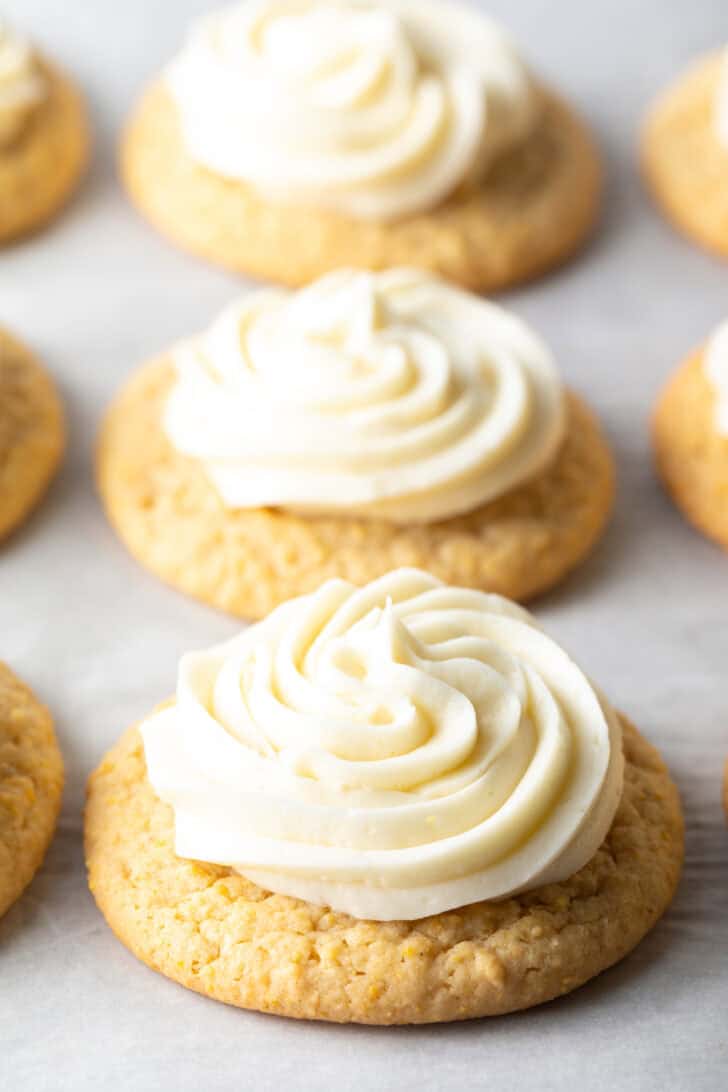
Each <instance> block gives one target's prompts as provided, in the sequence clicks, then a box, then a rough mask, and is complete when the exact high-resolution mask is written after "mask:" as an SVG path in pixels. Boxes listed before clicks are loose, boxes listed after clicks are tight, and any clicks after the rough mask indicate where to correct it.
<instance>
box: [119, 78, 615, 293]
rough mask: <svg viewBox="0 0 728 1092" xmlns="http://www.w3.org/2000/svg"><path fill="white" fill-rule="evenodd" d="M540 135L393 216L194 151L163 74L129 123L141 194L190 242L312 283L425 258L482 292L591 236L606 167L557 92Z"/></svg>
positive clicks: (542, 265)
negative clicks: (378, 216) (311, 201)
mask: <svg viewBox="0 0 728 1092" xmlns="http://www.w3.org/2000/svg"><path fill="white" fill-rule="evenodd" d="M541 94H542V98H543V116H542V118H541V122H540V124H539V126H538V127H537V129H536V131H535V133H534V134H533V135H532V137H531V138H530V139H529V140H528V141H527V142H526V143H525V144H524V145H523V146H522V147H520V148H518V149H516V150H515V151H513V152H512V153H510V154H508V155H507V156H505V157H504V158H503V159H502V160H501V161H500V162H498V163H497V164H496V165H495V167H494V168H493V170H492V171H491V172H490V173H489V174H488V176H487V179H486V181H485V182H484V184H482V185H481V186H479V187H478V188H477V189H475V188H473V189H471V190H469V191H467V192H460V193H457V194H456V195H454V196H453V197H452V198H450V199H449V200H448V201H447V202H446V203H445V204H443V205H441V206H439V207H438V208H436V209H434V210H432V211H431V212H429V213H426V214H420V215H416V216H410V217H407V218H404V219H401V220H398V221H395V222H393V223H375V222H371V221H367V220H355V219H353V218H351V217H346V216H342V215H338V214H336V213H333V212H330V211H325V210H324V211H322V210H320V209H315V208H303V207H298V206H289V205H284V204H274V203H272V202H268V201H266V200H265V199H264V198H263V197H261V196H260V195H259V194H257V193H256V192H255V191H254V190H253V189H252V188H251V187H249V186H246V185H245V184H243V183H241V182H236V181H231V180H227V179H225V178H223V177H222V176H220V175H216V174H213V173H212V172H211V171H209V170H206V169H205V168H203V167H201V166H199V165H198V164H197V163H195V161H194V160H193V159H192V158H191V157H190V155H189V154H188V153H187V151H186V149H185V147H184V144H183V140H182V135H181V132H180V126H179V121H178V116H177V110H176V107H175V105H174V103H173V101H172V99H171V97H170V95H169V94H168V93H167V91H166V89H165V87H164V84H163V83H162V81H161V80H160V81H158V82H156V83H154V84H153V85H152V86H151V87H150V88H149V89H148V90H147V92H146V93H145V94H144V96H143V97H142V99H141V101H140V103H139V104H138V106H137V108H136V110H135V112H134V114H133V116H132V119H131V121H130V123H129V125H128V128H127V131H126V134H125V137H124V142H123V147H122V153H121V163H122V173H123V176H124V181H125V183H126V186H127V189H128V191H129V194H130V196H131V198H132V200H133V201H134V202H135V204H136V205H137V206H138V207H139V209H140V210H141V211H142V212H143V213H144V214H145V215H146V216H147V217H148V218H149V220H151V222H152V223H153V224H154V225H155V226H156V227H157V228H158V229H159V230H160V231H161V232H163V233H164V234H165V235H167V236H169V237H170V238H171V239H172V240H174V241H175V242H176V243H178V244H180V245H181V246H183V247H185V248H187V249H189V250H191V251H193V252H194V253H196V254H199V255H200V256H201V257H204V258H207V259H209V260H210V261H213V262H218V263H220V264H221V265H224V266H227V267H229V268H231V269H234V270H237V271H239V272H242V273H248V274H251V275H253V276H257V277H261V278H265V279H268V280H274V281H281V282H283V283H285V284H290V285H300V284H305V283H307V282H308V281H312V280H315V279H316V278H317V277H319V276H320V275H321V274H323V273H326V272H328V271H330V270H332V269H337V268H341V267H356V268H362V269H368V270H380V269H386V268H389V267H393V266H415V267H418V268H422V269H426V270H429V271H431V272H434V273H437V274H440V275H442V276H444V277H447V278H449V279H450V280H452V281H455V282H456V283H459V284H461V285H464V286H466V287H469V288H472V289H475V290H479V291H489V292H490V291H495V290H497V289H501V288H504V287H506V286H507V285H511V284H514V283H516V282H519V281H524V280H527V279H529V278H532V277H536V276H538V275H539V274H541V273H543V272H545V271H546V270H547V269H549V268H551V267H553V266H555V265H558V264H559V263H561V262H563V261H565V260H566V259H567V258H568V257H570V256H571V255H572V254H573V253H574V251H575V250H576V249H577V248H578V247H579V246H580V245H581V244H582V243H583V242H584V239H585V238H586V236H587V234H588V233H589V231H590V229H591V227H592V226H593V224H594V221H595V219H596V216H597V212H598V206H599V197H600V191H601V166H600V162H599V157H598V153H597V151H596V148H595V145H594V142H593V140H592V138H591V136H590V134H589V132H588V131H587V129H586V127H585V125H584V124H583V122H582V121H581V120H580V118H579V117H578V116H577V115H576V114H575V113H574V112H573V111H572V110H571V108H570V107H569V106H568V105H566V104H565V103H564V102H562V101H561V100H560V99H558V98H557V97H556V96H554V95H553V94H551V93H550V92H541Z"/></svg>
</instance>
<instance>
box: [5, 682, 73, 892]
mask: <svg viewBox="0 0 728 1092" xmlns="http://www.w3.org/2000/svg"><path fill="white" fill-rule="evenodd" d="M62 789H63V762H62V760H61V753H60V751H59V749H58V744H57V742H56V737H55V734H54V732H53V722H52V720H51V716H50V713H49V712H48V710H47V709H46V708H45V706H44V705H41V704H40V702H39V701H38V699H37V698H36V697H35V696H34V695H33V694H32V693H31V691H30V690H29V689H28V687H27V686H24V685H23V683H21V682H20V680H19V679H17V678H16V677H15V675H14V674H13V673H12V671H11V670H10V668H9V667H7V666H6V665H5V664H3V663H0V914H4V913H5V911H6V910H7V909H8V907H9V906H10V904H11V903H13V902H15V900H16V899H17V898H18V897H19V895H20V894H21V893H22V892H23V891H24V889H25V888H26V887H27V886H28V884H29V883H30V881H31V880H32V879H33V876H34V875H35V873H36V871H37V870H38V868H39V867H40V864H41V862H42V860H43V857H44V856H45V852H46V850H47V848H48V846H49V844H50V841H51V838H52V837H53V832H54V830H55V827H56V820H57V818H58V812H59V809H60V806H61V792H62Z"/></svg>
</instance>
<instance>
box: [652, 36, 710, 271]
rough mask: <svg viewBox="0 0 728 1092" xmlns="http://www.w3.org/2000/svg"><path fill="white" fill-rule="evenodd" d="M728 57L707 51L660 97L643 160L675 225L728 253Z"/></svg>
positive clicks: (661, 204) (654, 188)
mask: <svg viewBox="0 0 728 1092" xmlns="http://www.w3.org/2000/svg"><path fill="white" fill-rule="evenodd" d="M723 63H724V61H723V56H722V54H711V55H710V56H708V57H703V58H702V59H701V60H699V61H698V62H697V63H696V64H694V65H693V66H692V67H691V68H690V69H689V70H688V71H687V72H686V73H684V74H683V75H682V76H681V77H680V78H679V79H678V80H677V81H676V82H675V83H674V84H673V85H672V86H671V87H670V88H668V90H667V91H666V92H665V93H664V94H663V95H662V96H661V98H659V99H658V101H657V103H656V104H655V105H654V107H653V108H652V111H651V112H650V115H649V117H648V119H647V123H646V125H645V129H644V134H643V141H642V164H643V170H644V174H645V178H646V180H647V183H648V185H649V187H650V189H651V191H652V193H653V194H654V196H655V198H656V199H657V201H658V202H659V204H660V206H661V207H662V209H663V211H664V212H665V213H666V215H667V216H668V217H669V218H670V220H671V221H672V222H673V223H674V224H675V226H676V227H678V228H679V229H680V230H681V231H684V232H685V233H686V234H688V235H690V236H691V237H692V238H693V239H695V240H696V241H697V242H699V243H701V244H702V245H703V246H706V247H708V248H709V249H711V250H716V251H718V252H720V253H722V254H728V146H724V144H723V143H722V142H721V140H719V136H718V131H717V125H716V98H717V95H718V89H719V81H720V79H721V68H722V65H723Z"/></svg>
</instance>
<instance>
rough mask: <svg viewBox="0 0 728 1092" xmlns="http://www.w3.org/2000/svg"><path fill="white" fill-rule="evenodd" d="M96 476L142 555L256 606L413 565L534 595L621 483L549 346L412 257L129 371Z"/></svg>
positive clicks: (202, 588) (591, 531)
mask: <svg viewBox="0 0 728 1092" xmlns="http://www.w3.org/2000/svg"><path fill="white" fill-rule="evenodd" d="M97 473H98V481H99V486H100V490H101V494H102V497H103V500H104V503H105V505H106V508H107V511H108V514H109V517H110V519H111V521H112V522H113V524H114V526H115V527H116V528H117V530H118V532H119V534H120V535H121V537H122V538H123V540H124V541H125V543H126V544H127V546H128V547H129V549H130V550H131V552H132V553H133V554H134V555H135V556H136V557H137V558H138V559H139V560H140V561H141V562H142V563H143V564H144V565H146V566H148V567H149V568H150V569H152V570H153V571H154V572H156V573H157V574H158V575H159V576H161V577H162V578H163V579H164V580H167V581H168V582H169V583H171V584H173V585H175V586H177V587H179V588H181V589H182V590H184V591H186V592H188V593H189V594H191V595H194V596H197V597H199V598H200V599H203V600H204V601H206V602H208V603H211V604H213V605H215V606H218V607H221V608H223V609H224V610H228V611H232V612H233V613H235V614H239V615H241V616H244V617H248V616H251V617H260V616H262V615H263V614H266V613H268V611H269V610H271V609H272V608H273V607H274V606H276V605H277V604H278V603H280V602H282V601H283V600H285V599H288V598H290V597H292V596H294V595H299V594H301V593H302V592H307V591H312V590H313V589H315V588H316V587H318V585H319V584H320V583H321V582H322V581H323V580H325V579H327V578H328V577H331V576H344V577H346V578H347V579H350V580H352V581H354V582H355V583H365V582H366V581H367V580H370V579H372V578H373V577H375V576H379V575H381V574H382V573H384V572H387V571H388V570H389V569H392V568H394V567H396V566H398V565H402V564H407V565H420V566H427V567H428V568H429V569H430V570H431V571H432V572H434V573H435V575H437V576H438V577H440V578H441V579H443V580H446V581H448V582H451V583H462V584H468V585H472V586H475V587H480V588H485V589H488V590H490V591H497V592H500V593H502V594H507V595H509V596H510V597H512V598H514V599H525V598H527V597H529V596H533V595H535V594H536V593H538V592H541V591H543V590H545V589H546V588H548V587H550V586H551V585H553V584H554V583H556V582H557V581H559V580H560V579H562V577H564V576H565V575H566V574H567V573H568V572H569V571H570V570H571V569H573V567H574V566H575V565H577V564H578V562H580V561H581V560H582V559H583V558H584V557H585V556H586V554H588V552H589V551H590V550H591V548H592V546H593V545H594V543H595V542H596V541H597V539H598V538H599V536H600V534H601V532H602V530H603V528H604V525H605V522H606V520H607V518H608V515H609V512H610V509H611V504H612V497H613V491H614V474H613V464H612V458H611V455H610V452H609V449H608V447H607V444H606V441H605V440H604V438H603V435H602V433H601V430H600V428H599V425H598V424H597V422H596V421H595V419H594V417H593V416H592V414H591V412H590V411H589V410H588V409H587V407H586V406H585V405H584V403H583V402H581V400H580V399H578V398H577V397H576V395H573V394H571V393H568V392H566V391H565V390H564V388H563V386H562V384H561V381H560V379H559V377H558V373H557V370H556V367H555V365H554V363H553V361H552V358H551V355H550V353H549V352H548V350H547V349H546V347H545V346H544V345H543V344H542V342H541V341H540V340H539V339H538V338H537V337H536V336H535V335H534V334H533V333H532V332H531V331H530V330H529V329H528V328H527V327H526V326H525V325H524V324H523V323H522V322H520V321H519V320H518V319H516V318H515V317H514V316H513V315H511V314H509V313H508V312H506V311H504V310H503V309H502V308H500V307H497V306H496V305H494V304H492V303H487V302H485V301H483V300H480V299H478V298H477V297H475V296H471V295H469V294H468V293H466V292H463V291H462V290H460V289H458V288H455V287H453V286H451V285H447V284H445V283H444V282H443V281H440V280H437V279H435V278H433V277H432V276H430V275H428V274H425V273H421V272H418V271H413V270H392V271H389V272H387V273H379V274H370V273H360V272H353V271H340V272H338V273H333V274H329V275H328V276H326V277H324V278H323V279H322V280H320V281H317V282H315V283H314V284H313V285H310V286H309V287H308V288H306V289H302V290H299V291H298V292H290V291H286V290H282V289H281V290H263V291H257V292H253V293H249V294H247V295H246V296H244V297H243V298H241V299H240V300H238V301H237V302H235V303H233V304H232V305H231V306H230V307H229V308H228V309H227V310H226V311H225V312H224V313H223V314H222V315H221V316H220V317H219V318H218V319H217V321H216V322H215V323H214V324H213V325H212V327H211V329H210V330H209V331H208V332H206V333H205V334H203V335H202V336H199V337H196V338H192V339H191V340H188V341H186V342H182V343H180V344H179V345H177V346H175V347H174V348H173V349H172V350H171V351H170V352H168V353H166V354H165V355H163V356H162V357H161V358H159V359H157V360H153V361H152V362H151V363H148V364H146V365H145V366H144V367H142V369H141V370H140V371H139V372H138V373H137V374H136V375H134V376H133V377H132V379H131V381H130V382H129V383H128V385H127V386H126V387H125V388H124V389H123V390H122V392H121V394H120V395H119V396H118V397H117V399H116V400H115V402H114V403H113V405H112V407H111V409H110V411H109V413H108V415H107V418H106V422H105V424H104V427H103V430H102V435H101V441H100V444H99V450H98V465H97Z"/></svg>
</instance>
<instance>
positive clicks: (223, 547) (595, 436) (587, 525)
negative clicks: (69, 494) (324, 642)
mask: <svg viewBox="0 0 728 1092" xmlns="http://www.w3.org/2000/svg"><path fill="white" fill-rule="evenodd" d="M173 382H174V368H173V365H172V362H171V360H170V359H167V358H163V359H159V360H155V361H152V362H151V363H149V364H147V365H146V366H144V367H143V368H141V369H140V370H139V371H138V372H137V373H136V374H135V375H134V376H133V377H132V379H131V380H130V381H129V383H128V384H127V385H126V387H125V388H124V389H123V390H122V391H121V393H120V394H119V395H118V397H117V399H116V401H115V402H114V403H113V405H112V406H111V408H110V410H109V412H108V415H107V418H106V421H105V424H104V426H103V430H102V434H101V439H100V443H99V448H98V457H97V476H98V482H99V488H100V491H101V495H102V498H103V501H104V504H105V506H106V510H107V513H108V515H109V518H110V519H111V521H112V523H113V524H114V526H115V527H116V529H117V531H118V532H119V534H120V536H121V538H122V539H123V540H124V542H125V543H126V545H127V546H128V548H129V550H130V551H131V552H132V553H133V554H134V556H135V557H136V558H137V559H138V560H139V561H140V562H141V563H142V564H144V565H145V566H147V567H148V568H150V569H151V570H152V571H153V572H155V573H157V575H158V576H160V577H161V578H162V579H163V580H166V581H167V582H168V583H170V584H172V585H174V586H175V587H177V588H180V589H181V590H182V591H185V592H187V593H188V594H189V595H193V596H195V597H197V598H199V599H202V600H204V601H205V602H207V603H210V604H212V605H214V606H217V607H220V608H221V609H223V610H227V611H230V612H232V613H233V614H237V615H240V616H242V617H251V618H258V617H262V616H263V615H265V614H267V613H268V612H269V611H270V610H272V609H273V607H275V606H277V605H278V604H279V603H281V602H283V601H284V600H286V599H289V598H291V597H293V596H296V595H301V594H304V593H305V592H308V591H312V590H313V589H314V588H316V587H318V585H319V584H321V583H322V581H324V580H326V579H328V578H329V577H332V576H341V577H344V578H345V579H347V580H351V581H352V582H354V583H356V584H362V583H366V582H368V581H369V580H371V579H373V578H374V577H376V576H380V575H382V574H383V573H385V572H387V571H388V570H390V569H392V568H397V567H398V566H404V565H406V566H422V567H426V568H427V569H428V570H429V571H430V572H431V573H432V574H433V575H434V576H437V577H439V578H440V579H442V580H444V581H446V582H449V583H454V584H464V585H467V586H470V587H477V588H484V589H486V590H488V591H495V592H499V593H501V594H502V595H506V596H509V597H511V598H514V599H528V598H530V597H532V596H534V595H536V594H538V593H539V592H542V591H544V590H545V589H546V588H548V587H550V586H552V585H553V584H554V583H556V582H557V581H558V580H559V579H560V578H561V577H563V576H564V575H565V574H566V573H568V572H569V571H570V570H571V569H573V568H574V567H575V566H576V565H577V563H578V562H579V561H581V560H582V559H583V558H584V557H585V556H586V554H588V553H589V551H590V550H591V548H592V546H593V545H594V544H595V543H596V541H597V539H598V538H599V535H600V533H601V532H602V530H603V528H604V525H605V523H606V521H607V518H608V516H609V513H610V511H611V506H612V500H613V494H614V466H613V461H612V456H611V453H610V451H609V448H608V445H607V442H606V440H605V439H604V436H603V434H602V431H601V429H600V427H599V425H598V423H597V421H596V419H595V418H594V416H593V415H592V413H591V411H590V410H589V409H588V408H587V407H586V406H585V404H584V403H583V402H582V401H581V400H580V399H579V398H577V397H576V395H570V396H569V399H568V425H567V437H566V440H565V442H564V444H563V447H562V450H561V451H560V453H559V455H558V456H557V458H556V460H555V462H554V463H553V465H551V466H550V467H549V468H548V469H547V470H546V471H545V472H544V473H543V474H542V475H541V476H540V477H538V478H536V479H535V480H533V481H531V482H527V483H526V484H525V485H523V486H521V487H519V488H517V489H515V490H513V491H512V492H510V493H508V494H506V495H505V496H502V497H500V498H498V499H496V500H494V501H492V502H490V503H488V504H485V505H483V506H481V507H480V508H479V509H477V510H476V511H474V512H471V513H469V514H467V515H464V516H460V517H456V518H453V519H448V520H444V521H440V522H438V523H431V524H424V525H419V526H417V525H412V526H397V525H395V524H391V523H385V522H384V521H377V520H365V519H361V518H359V519H357V518H340V517H338V518H337V517H333V516H330V517H323V516H321V517H313V516H306V517H302V516H299V515H296V514H294V513H291V512H287V511H285V510H282V509H269V508H258V509H238V510H230V509H227V508H225V506H224V505H223V503H222V500H221V499H220V497H219V495H218V494H217V492H216V491H215V489H214V488H213V486H212V485H211V484H210V482H209V480H208V479H207V478H206V476H205V474H204V472H203V470H202V468H201V466H200V464H199V462H198V461H196V460H193V459H191V458H188V457H186V456H183V455H181V454H179V453H178V452H177V451H176V450H175V449H174V448H173V447H172V445H171V444H170V442H169V440H168V439H167V438H166V436H165V434H164V432H163V430H162V426H161V420H162V408H163V405H164V402H165V399H166V397H167V395H168V392H169V390H170V388H171V386H172V384H173Z"/></svg>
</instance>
